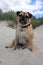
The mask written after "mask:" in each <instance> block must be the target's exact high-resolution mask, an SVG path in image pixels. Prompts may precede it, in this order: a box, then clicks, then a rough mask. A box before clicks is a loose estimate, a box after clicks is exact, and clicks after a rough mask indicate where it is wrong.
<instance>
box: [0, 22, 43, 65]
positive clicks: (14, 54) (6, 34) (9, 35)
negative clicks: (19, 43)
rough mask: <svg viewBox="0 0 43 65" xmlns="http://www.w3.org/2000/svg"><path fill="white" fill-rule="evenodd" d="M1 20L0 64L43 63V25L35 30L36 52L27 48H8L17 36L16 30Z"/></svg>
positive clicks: (33, 64)
mask: <svg viewBox="0 0 43 65" xmlns="http://www.w3.org/2000/svg"><path fill="white" fill-rule="evenodd" d="M7 25H8V24H7V23H5V22H4V21H3V22H0V65H43V25H41V26H39V27H37V28H36V29H35V30H34V39H33V41H34V46H35V52H34V53H32V52H31V51H30V50H28V49H27V48H26V49H23V50H22V49H16V50H13V49H11V48H8V49H6V48H5V46H7V45H8V46H9V45H10V44H11V43H12V42H13V39H14V38H15V33H16V30H15V29H12V28H9V27H8V26H7Z"/></svg>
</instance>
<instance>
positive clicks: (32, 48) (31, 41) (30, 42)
mask: <svg viewBox="0 0 43 65" xmlns="http://www.w3.org/2000/svg"><path fill="white" fill-rule="evenodd" d="M29 45H30V50H31V51H32V52H34V51H35V48H34V44H33V40H30V41H29ZM28 47H29V46H28Z"/></svg>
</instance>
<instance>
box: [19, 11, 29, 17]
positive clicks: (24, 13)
mask: <svg viewBox="0 0 43 65" xmlns="http://www.w3.org/2000/svg"><path fill="white" fill-rule="evenodd" d="M19 15H22V16H26V15H27V16H29V14H28V13H27V12H21V13H19Z"/></svg>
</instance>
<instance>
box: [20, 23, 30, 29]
mask: <svg viewBox="0 0 43 65" xmlns="http://www.w3.org/2000/svg"><path fill="white" fill-rule="evenodd" d="M19 26H20V27H21V28H26V27H28V26H30V24H27V25H25V26H21V25H19Z"/></svg>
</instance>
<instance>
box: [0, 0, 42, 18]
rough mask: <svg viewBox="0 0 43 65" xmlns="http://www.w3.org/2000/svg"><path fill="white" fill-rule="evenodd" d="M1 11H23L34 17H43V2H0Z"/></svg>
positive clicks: (6, 0)
mask: <svg viewBox="0 0 43 65" xmlns="http://www.w3.org/2000/svg"><path fill="white" fill-rule="evenodd" d="M0 9H2V11H4V12H5V11H9V10H14V11H25V12H30V13H32V14H33V16H35V17H36V18H38V17H43V0H0Z"/></svg>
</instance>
